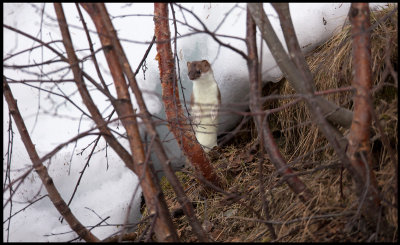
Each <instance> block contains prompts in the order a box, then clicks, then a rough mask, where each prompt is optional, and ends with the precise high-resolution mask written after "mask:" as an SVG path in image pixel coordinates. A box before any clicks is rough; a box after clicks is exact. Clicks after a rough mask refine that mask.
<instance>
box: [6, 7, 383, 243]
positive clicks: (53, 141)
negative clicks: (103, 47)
mask: <svg viewBox="0 0 400 245" xmlns="http://www.w3.org/2000/svg"><path fill="white" fill-rule="evenodd" d="M234 5H235V4H234V3H211V4H210V3H207V4H203V3H185V4H183V6H185V7H186V8H188V9H190V10H192V11H194V13H196V14H198V15H199V17H200V18H201V19H202V20H203V21H204V23H205V24H206V26H207V28H209V30H211V31H214V30H215V29H216V28H217V26H218V25H219V23H220V21H221V20H222V19H223V18H224V16H225V13H227V12H228V11H229V10H230V9H231V8H232V7H233V6H234ZM374 5H375V4H374ZM380 5H384V4H380ZM42 6H43V4H27V3H6V4H3V7H4V8H3V22H4V24H7V25H10V26H13V27H16V28H19V29H21V30H23V31H25V32H27V33H29V34H31V35H32V36H35V37H37V38H39V39H42V40H44V41H45V42H49V41H52V40H59V39H60V38H61V35H60V32H59V28H58V25H57V24H56V22H55V21H54V19H55V13H54V7H53V5H52V4H46V5H45V15H44V16H43V21H44V23H43V26H42V32H41V34H40V31H39V30H40V26H41V25H40V23H41V8H42ZM106 6H107V9H108V11H109V13H110V14H111V15H112V16H114V17H115V18H113V24H114V27H115V28H116V29H117V31H118V35H119V37H120V38H121V39H128V40H134V41H135V42H128V41H123V42H122V45H123V47H124V50H125V52H126V54H127V56H128V58H129V61H130V64H131V66H132V68H133V70H136V67H137V66H138V64H139V62H140V61H141V59H142V57H143V55H144V53H145V51H146V49H147V47H148V43H149V42H150V41H151V39H152V37H153V31H154V23H153V17H152V16H137V14H140V15H152V14H153V4H151V3H132V4H126V3H122V4H121V3H119V4H107V5H106ZM349 6H350V4H349V3H343V4H342V3H313V4H304V3H293V4H290V10H291V14H292V18H293V22H294V26H295V29H296V32H297V35H298V39H299V42H300V46H305V48H304V52H308V51H310V50H312V49H313V48H314V47H316V46H317V45H318V44H320V43H322V42H324V41H325V40H327V39H328V38H329V37H330V36H331V35H332V33H333V32H334V31H335V30H338V29H339V28H340V27H341V26H342V25H343V23H344V21H345V19H346V15H347V12H348V10H349ZM63 7H64V11H65V13H66V17H67V21H68V23H69V24H71V25H75V26H77V27H80V26H81V23H80V21H79V17H78V13H77V11H76V8H75V5H74V4H72V3H67V4H63ZM264 8H265V10H266V12H267V14H268V16H269V17H270V21H271V22H272V24H273V26H274V28H275V30H276V31H277V34H278V36H279V37H280V39H281V40H283V36H282V33H281V30H280V26H279V21H278V18H277V15H276V13H275V11H274V10H273V9H272V7H271V5H270V4H264ZM245 9H246V5H245V4H238V7H236V8H234V9H233V11H232V13H231V14H230V15H229V16H228V18H227V19H226V20H225V22H224V23H223V25H221V26H220V28H219V29H218V31H217V33H218V34H225V35H232V36H237V37H240V38H244V37H245V19H246V12H245ZM174 10H175V13H176V18H177V19H178V20H179V21H181V22H184V18H183V16H182V13H184V15H185V17H186V20H187V21H188V23H190V24H191V25H193V26H194V27H196V28H199V29H201V30H202V26H201V25H200V24H199V23H198V22H197V21H196V20H195V19H194V17H193V16H191V15H190V14H189V13H187V12H185V11H183V12H182V11H180V10H179V8H178V7H177V6H174ZM82 12H83V14H84V17H85V20H86V22H87V24H88V26H89V29H91V30H95V28H94V25H93V24H92V22H91V21H90V18H89V17H88V15H87V14H86V12H85V11H84V10H83V9H82ZM123 15H133V16H129V17H121V16H123ZM135 15H136V16H135ZM170 17H171V18H172V13H171V11H170ZM51 18H53V19H51ZM323 19H324V20H325V21H326V25H324V21H323ZM170 23H171V25H170V29H171V33H174V26H173V25H172V22H170ZM177 25H178V32H179V35H185V34H187V33H190V32H191V30H190V28H188V27H186V26H184V25H182V24H180V23H178V24H177ZM70 32H71V35H72V39H73V44H74V47H75V49H76V50H78V49H79V50H82V49H83V50H82V51H79V52H78V56H79V57H80V58H82V57H85V56H87V55H88V54H89V51H88V50H87V48H88V44H87V40H86V36H85V34H84V32H83V30H82V29H81V28H76V27H71V28H70ZM179 35H178V37H179ZM3 36H4V38H3V41H4V42H3V47H4V51H3V59H4V58H6V57H8V55H9V54H10V53H16V52H18V51H21V50H24V49H27V48H30V47H33V46H36V45H37V43H35V42H33V41H32V40H30V39H28V38H26V37H22V36H21V35H17V34H16V33H15V32H12V31H10V30H8V29H6V28H4V27H3ZM91 37H92V40H93V42H94V44H95V47H94V49H95V50H96V49H98V48H99V47H100V41H99V39H98V37H97V36H96V34H95V33H91ZM221 41H223V42H226V43H229V44H230V45H232V46H234V47H236V48H237V49H239V50H241V51H243V52H244V53H247V48H246V45H245V43H244V42H243V41H242V40H238V39H232V38H225V37H221ZM258 43H259V42H258ZM177 45H178V57H179V58H180V76H181V78H182V84H183V86H184V88H185V89H184V93H185V97H186V101H188V100H189V97H190V93H191V90H192V84H191V82H190V80H189V79H188V78H187V75H186V74H187V68H186V62H187V61H194V60H202V59H207V60H209V61H210V62H211V64H212V68H213V71H214V75H215V78H216V80H217V82H218V84H219V87H220V90H221V94H222V103H223V106H224V107H225V108H228V109H235V110H245V109H246V103H247V100H248V90H249V87H248V71H247V65H246V62H245V60H244V59H243V58H242V57H241V56H240V55H239V54H237V53H235V52H233V51H232V50H230V49H227V48H225V47H221V46H219V45H218V44H217V43H216V42H215V40H213V39H212V38H211V37H210V36H208V35H207V34H196V35H190V36H187V37H183V38H178V41H177ZM284 46H285V45H284ZM53 47H56V49H57V50H58V51H59V52H61V51H62V50H64V48H63V45H62V43H61V42H59V43H57V44H56V45H53ZM263 50H264V53H263V68H262V71H263V80H264V81H265V82H267V81H272V82H276V81H278V80H279V78H280V77H281V75H282V74H281V72H280V70H279V68H278V67H277V66H276V63H275V61H274V60H273V59H272V57H271V54H270V52H269V50H268V48H267V47H266V46H265V44H264V47H263ZM155 56H156V49H155V46H153V48H152V50H151V52H150V53H149V56H148V58H147V60H146V64H147V68H148V70H147V71H146V72H145V73H143V71H142V69H141V71H140V72H139V74H138V76H137V80H138V82H139V86H140V88H141V89H143V90H144V91H145V93H144V98H145V101H146V104H147V106H148V109H149V111H150V112H151V113H152V114H155V115H157V116H161V117H164V118H165V115H164V113H163V105H162V103H161V100H160V93H161V88H160V83H159V73H158V64H157V62H156V60H155ZM96 57H97V58H98V60H99V62H100V64H101V67H102V71H103V75H104V78H105V80H106V82H107V83H109V84H112V79H111V76H110V74H109V72H108V71H107V70H108V66H107V63H106V62H105V59H104V55H103V54H102V52H99V53H98V55H97V56H96ZM53 58H56V59H58V58H57V56H56V55H55V54H54V53H52V52H51V51H49V50H48V49H46V48H44V49H35V50H34V51H32V52H26V53H24V54H21V55H18V56H17V57H14V58H11V59H8V60H6V61H4V62H3V64H6V65H14V64H15V65H21V64H33V63H34V62H42V61H45V60H49V59H53ZM62 67H65V64H64V63H61V62H60V63H56V64H52V65H50V66H47V65H44V66H43V67H42V69H43V72H44V73H45V72H49V71H53V70H56V69H59V68H62ZM26 70H29V71H31V72H36V73H40V72H41V71H40V70H38V69H37V68H34V69H26ZM84 70H85V71H86V72H87V73H88V74H90V75H91V76H93V78H95V79H98V77H97V75H96V74H97V73H96V72H95V70H94V67H93V65H92V63H91V62H90V61H87V62H85V65H84ZM65 73H66V71H65V70H64V71H61V72H58V73H55V74H53V75H51V76H50V77H42V79H46V80H47V79H50V78H51V79H60V78H64V79H65V78H69V79H71V78H72V74H71V73H69V74H68V75H67V76H66V77H62V76H63V75H65ZM4 75H5V76H7V77H10V78H13V79H22V78H23V79H38V78H39V79H40V77H38V76H37V75H34V74H31V75H29V74H26V73H24V72H21V71H20V70H11V69H8V68H4ZM33 85H35V86H39V84H38V83H34V84H33ZM59 86H60V88H62V91H64V92H65V93H66V94H67V96H68V97H69V98H70V99H72V100H73V101H74V102H75V103H77V104H78V105H80V106H82V101H81V99H80V97H79V95H77V94H76V93H75V94H72V93H73V92H74V91H75V90H76V87H75V85H74V84H72V83H67V84H60V85H59ZM10 87H11V90H12V92H13V94H14V97H15V98H16V99H17V101H18V106H19V109H20V111H21V113H22V115H23V117H24V119H25V123H26V126H27V128H28V131H29V132H30V135H31V137H32V140H33V143H34V144H35V145H36V149H37V150H38V152H39V155H40V156H43V155H45V154H47V153H48V152H49V151H50V150H52V149H54V147H56V146H57V145H58V144H60V143H63V142H66V141H67V140H69V139H70V138H72V137H74V136H75V135H77V134H78V133H79V132H83V131H85V130H88V129H90V128H91V127H93V126H94V124H93V122H91V121H90V120H88V119H87V118H86V117H83V119H82V120H81V121H80V116H81V112H80V111H79V110H78V109H77V108H75V107H73V106H72V105H71V104H69V103H67V104H66V105H61V106H59V107H56V105H58V104H60V103H61V102H62V101H64V99H63V98H60V97H57V96H54V95H52V96H51V98H48V95H47V93H46V92H43V91H42V92H41V93H40V110H39V109H38V108H39V97H38V92H37V89H35V88H31V87H28V86H25V85H24V86H22V85H16V84H10ZM41 87H42V88H45V89H52V91H53V92H56V93H61V92H60V90H58V89H57V88H54V87H53V88H51V86H50V85H49V84H42V85H41ZM91 88H92V90H91V95H92V97H93V99H94V100H95V103H96V105H97V106H98V107H99V109H100V111H101V112H104V111H106V112H105V113H104V115H108V114H109V113H110V112H111V110H110V108H109V107H108V104H109V103H108V101H107V98H106V97H105V96H103V95H102V94H100V93H99V92H96V91H94V89H93V86H91ZM109 88H110V90H111V91H112V93H114V94H115V90H114V89H113V86H110V87H109ZM131 98H132V99H133V100H134V96H133V95H132V96H131ZM3 103H4V105H3V109H4V110H3V118H4V119H3V135H4V136H3V152H4V154H3V179H4V177H5V169H6V164H7V163H6V158H7V157H6V156H5V153H6V151H7V141H8V137H7V135H8V134H7V129H8V123H9V119H8V118H9V117H8V106H7V103H6V101H5V99H4V98H3ZM238 104H242V106H239V105H238ZM38 110H39V112H40V113H39V114H38V118H37V122H36V123H35V121H36V116H37V112H38ZM55 111H56V112H57V113H56V114H55V113H54V112H55ZM84 111H86V112H87V110H86V109H84ZM221 114H222V115H223V116H222V118H220V122H224V124H223V125H221V126H220V128H219V132H225V131H227V130H229V129H231V128H232V127H233V126H235V125H236V124H237V123H238V120H239V119H240V117H239V116H238V115H236V114H235V113H228V111H226V110H225V111H224V112H223V113H221ZM13 129H14V132H15V135H14V149H13V161H12V169H13V170H17V169H22V168H26V167H29V166H31V162H30V159H29V157H28V155H27V153H26V151H25V148H24V147H23V144H22V142H21V139H20V136H19V133H18V131H17V129H16V126H15V124H13ZM78 129H79V132H78ZM113 129H115V130H117V131H118V132H120V133H123V132H124V130H122V126H121V125H119V124H118V123H113ZM157 130H158V132H159V133H160V136H161V138H163V139H166V140H168V139H173V136H172V135H171V133H170V132H169V131H168V129H167V127H166V126H159V127H158V128H157ZM142 131H143V129H142ZM94 139H95V136H90V137H85V138H82V139H80V140H79V142H78V144H77V146H76V148H74V143H72V144H70V145H69V146H68V147H66V148H65V149H63V150H62V151H61V152H60V153H58V154H57V155H56V156H55V157H53V158H52V159H51V164H50V167H49V173H50V175H51V177H52V178H53V180H54V183H55V185H56V187H57V188H58V190H59V191H60V193H61V196H62V197H63V198H64V200H65V201H68V200H69V198H70V197H71V195H72V192H73V190H74V187H75V184H76V182H77V180H78V178H79V173H80V171H82V169H83V167H84V165H85V163H86V157H87V155H88V152H90V149H91V147H89V148H88V149H87V150H86V151H85V152H84V154H83V156H81V155H77V153H79V152H80V151H81V150H82V149H83V148H85V147H86V146H87V145H88V144H89V143H90V142H91V141H93V140H94ZM122 142H123V145H124V147H125V148H126V149H127V150H128V151H129V147H128V144H127V142H126V141H122ZM164 146H165V147H166V151H167V153H168V155H169V157H170V159H172V161H173V164H174V166H180V165H182V164H183V163H184V161H185V158H184V157H183V156H182V153H181V151H180V150H179V147H178V146H177V143H176V142H175V141H174V140H170V141H166V142H165V143H164ZM104 147H105V142H104V140H103V139H101V140H100V142H99V145H98V147H97V148H96V152H97V153H96V154H95V155H94V156H93V159H92V160H91V162H90V167H88V168H87V169H86V172H85V173H84V176H83V178H82V181H81V183H80V185H79V187H78V190H77V193H76V196H75V197H74V200H73V201H72V203H71V206H70V207H71V210H72V212H73V214H74V215H75V216H76V217H77V218H78V219H79V220H80V221H81V222H82V223H83V224H84V225H87V226H92V225H96V224H97V223H99V222H100V221H101V219H104V218H106V217H108V216H110V218H109V219H107V220H106V222H107V223H108V224H110V226H102V227H98V228H95V229H93V233H94V234H95V235H96V236H98V237H99V238H100V239H103V238H105V237H107V236H109V235H111V234H112V233H114V232H116V231H117V230H118V229H120V227H116V226H112V224H123V222H124V220H125V217H126V215H127V214H126V212H127V207H128V205H129V202H130V200H131V197H132V195H133V191H134V189H135V187H136V186H137V184H138V183H137V177H136V176H135V175H134V174H133V173H132V172H131V171H130V170H129V169H127V168H126V167H125V166H124V164H123V163H122V162H121V160H119V158H118V157H117V156H116V154H115V153H114V152H113V150H112V149H111V148H108V151H107V154H108V165H109V167H108V170H107V161H106V158H105V155H106V153H105V151H104V150H102V151H100V149H103V148H104ZM71 155H73V158H72V162H70V158H71ZM152 161H153V162H154V163H155V165H156V168H157V169H160V166H158V163H157V158H156V157H155V156H154V155H153V154H152ZM47 164H48V162H46V165H47ZM69 169H70V174H68V172H69ZM25 170H26V169H25ZM25 170H20V171H12V173H11V177H12V178H13V179H14V178H16V177H18V176H20V175H21V174H22V173H23V172H24V171H25ZM40 188H41V190H40V195H39V196H43V195H45V194H46V191H45V189H44V187H41V183H40V180H39V178H38V176H37V175H36V173H31V174H30V175H29V177H28V178H27V179H26V180H25V181H24V182H23V184H22V185H21V187H20V188H19V190H18V191H17V193H16V194H15V196H14V202H13V209H12V213H15V212H16V211H18V210H20V209H22V208H24V207H25V206H26V205H27V201H29V200H31V199H35V200H36V199H37V198H38V197H39V196H36V194H37V192H38V191H39V189H40ZM139 192H140V191H139ZM139 196H140V195H139V193H138V194H137V195H136V197H135V200H134V202H133V206H134V208H133V209H132V212H131V214H130V215H129V217H130V219H129V221H130V222H134V221H138V219H139V218H140V213H139V203H140V198H139ZM8 197H9V192H8V190H7V191H5V192H4V194H3V206H4V203H5V202H6V200H7V199H8ZM31 201H32V200H31ZM88 208H89V209H88ZM90 209H91V210H94V211H95V212H96V213H97V215H99V216H100V217H101V218H100V217H98V216H97V215H96V214H95V213H94V212H92V211H91V210H90ZM9 210H10V205H9V204H8V205H6V206H5V207H3V221H4V220H6V219H7V217H8V216H9ZM59 217H60V214H59V213H58V212H57V210H56V209H55V208H54V206H53V204H52V203H51V202H50V200H49V199H48V198H44V199H42V200H40V201H39V202H37V203H35V204H33V205H32V206H30V207H29V208H27V209H26V210H25V211H23V212H20V213H19V214H17V215H15V216H14V217H13V218H12V219H11V225H10V231H9V236H10V237H9V241H68V240H71V239H73V238H75V237H76V234H75V233H73V232H69V233H66V234H63V235H51V234H56V233H61V232H68V231H70V228H69V226H68V225H67V224H66V221H64V222H63V223H62V224H61V223H60V221H59ZM104 224H105V223H104ZM7 226H8V222H4V223H3V241H7ZM49 235H50V236H49Z"/></svg>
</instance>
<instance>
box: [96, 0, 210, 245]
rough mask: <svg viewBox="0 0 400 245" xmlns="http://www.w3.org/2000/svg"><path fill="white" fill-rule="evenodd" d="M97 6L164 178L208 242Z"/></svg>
mask: <svg viewBox="0 0 400 245" xmlns="http://www.w3.org/2000/svg"><path fill="white" fill-rule="evenodd" d="M97 6H98V8H99V11H100V14H101V17H102V20H103V24H104V25H105V28H106V29H104V30H105V31H107V35H108V37H109V38H110V39H111V42H112V45H113V49H114V51H115V52H116V53H117V54H118V59H119V63H120V66H121V67H122V70H123V72H124V73H125V75H126V77H127V78H128V80H129V84H130V87H131V89H132V91H133V93H134V94H135V97H136V100H137V103H138V105H139V108H140V112H141V116H142V119H143V122H144V125H145V126H146V130H147V133H148V134H149V136H150V137H151V138H152V139H153V141H152V144H151V147H152V150H154V151H155V153H156V155H157V157H158V159H159V161H160V163H161V166H162V167H163V170H164V173H165V176H166V177H167V179H168V181H169V182H170V184H171V186H172V188H173V189H174V191H175V193H176V195H177V197H178V198H177V199H178V201H179V203H180V204H181V206H182V209H183V211H184V212H185V214H186V216H187V218H188V220H189V224H190V225H191V226H192V228H193V232H194V233H195V234H196V235H197V237H198V239H199V241H201V242H205V241H208V237H207V235H206V233H205V232H204V230H203V228H202V227H201V224H200V222H199V221H198V219H197V217H196V215H195V212H194V210H193V207H192V205H191V202H190V200H189V199H188V198H187V196H186V194H185V191H184V189H183V187H182V185H181V184H180V182H179V180H178V178H177V177H176V175H175V174H174V171H173V170H172V168H171V166H170V161H169V159H168V157H167V154H166V152H165V150H164V147H163V145H162V142H161V140H160V137H159V135H158V133H157V131H156V129H155V126H154V123H153V121H152V119H151V114H150V113H149V111H148V110H147V107H146V104H145V102H144V99H143V95H142V92H141V91H140V89H139V86H138V84H137V82H136V78H135V76H136V73H133V70H132V69H131V66H130V65H129V62H128V59H127V57H126V55H125V52H124V50H123V49H122V46H121V43H120V42H119V39H118V37H117V35H116V32H115V30H114V27H113V25H112V22H111V20H110V17H109V15H108V13H107V10H106V8H105V6H104V4H98V5H97ZM153 41H155V37H154V38H153ZM150 48H151V45H150V47H149V48H148V50H147V51H146V54H145V56H144V58H143V59H142V61H141V63H142V62H143V61H144V59H145V57H146V56H147V54H148V52H149V51H150ZM139 67H140V65H139Z"/></svg>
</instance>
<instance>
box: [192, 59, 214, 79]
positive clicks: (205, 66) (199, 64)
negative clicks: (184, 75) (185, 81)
mask: <svg viewBox="0 0 400 245" xmlns="http://www.w3.org/2000/svg"><path fill="white" fill-rule="evenodd" d="M187 68H188V76H189V78H190V80H196V79H198V78H200V77H201V76H202V74H205V73H207V72H209V71H210V70H211V65H210V63H208V61H207V60H202V61H192V62H187Z"/></svg>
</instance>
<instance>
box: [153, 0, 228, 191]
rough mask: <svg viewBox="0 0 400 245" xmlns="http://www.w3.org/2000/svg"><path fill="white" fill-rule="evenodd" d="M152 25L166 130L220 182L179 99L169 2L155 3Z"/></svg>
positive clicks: (199, 167) (205, 172) (201, 169)
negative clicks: (166, 124)
mask: <svg viewBox="0 0 400 245" xmlns="http://www.w3.org/2000/svg"><path fill="white" fill-rule="evenodd" d="M154 24H155V36H156V40H157V52H158V54H157V60H158V66H159V69H160V78H161V86H162V99H163V102H164V107H165V113H166V115H167V119H168V122H169V124H168V126H169V129H170V130H171V132H172V133H173V134H174V136H175V139H176V140H177V142H178V144H179V145H180V147H181V149H182V150H183V152H184V154H185V155H186V156H187V158H188V159H189V161H190V162H191V163H192V164H193V166H194V167H195V168H196V170H197V171H199V172H200V173H201V175H202V176H204V177H205V178H206V179H207V180H208V181H210V182H212V183H213V184H215V185H220V181H219V179H218V177H217V175H216V174H215V172H214V170H213V167H212V166H211V164H210V161H209V160H208V158H207V156H206V153H205V152H204V150H203V148H202V147H201V146H200V144H199V143H198V142H197V140H196V137H195V135H194V133H193V131H192V130H191V127H190V125H189V124H188V123H187V120H186V117H185V116H184V113H183V110H182V105H181V103H180V100H179V90H178V80H177V76H176V73H175V62H174V57H173V55H172V51H171V43H170V41H166V40H171V39H170V30H169V22H168V5H167V4H166V3H155V4H154Z"/></svg>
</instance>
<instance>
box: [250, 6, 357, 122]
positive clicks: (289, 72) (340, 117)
mask: <svg viewBox="0 0 400 245" xmlns="http://www.w3.org/2000/svg"><path fill="white" fill-rule="evenodd" d="M248 6H249V9H250V11H251V14H252V16H253V18H254V20H255V22H256V23H257V26H258V27H259V28H260V30H262V33H261V34H262V35H263V38H264V40H265V41H266V43H267V44H268V47H269V48H270V50H271V53H272V56H273V57H274V58H275V60H276V62H277V63H278V65H279V67H280V68H281V70H282V72H283V74H284V75H285V77H288V78H290V79H288V81H289V83H290V85H291V86H292V87H293V88H294V89H295V90H296V92H297V93H300V94H302V93H306V92H307V90H308V89H310V86H311V88H312V91H313V90H314V85H313V84H310V85H308V84H307V83H306V82H305V81H304V79H302V78H304V77H303V76H302V74H301V73H299V72H296V71H297V69H293V68H294V64H293V63H292V62H289V59H290V58H289V56H287V55H285V56H279V57H278V56H276V55H275V54H276V52H277V51H278V50H277V48H278V45H280V46H282V44H281V43H280V41H279V39H278V38H276V39H275V38H274V39H272V38H266V37H267V36H268V35H269V33H271V31H273V28H272V26H271V24H270V23H269V21H264V20H265V18H267V16H266V15H265V12H264V11H263V8H262V3H249V4H248ZM278 13H279V12H278ZM263 16H265V17H263ZM261 26H264V27H263V28H261ZM293 30H294V29H293ZM283 33H284V34H285V31H284V32H283ZM286 35H291V34H289V33H287V34H285V37H286ZM264 36H265V37H264ZM275 36H276V35H275ZM291 44H293V43H288V45H287V46H288V49H289V48H290V46H292V45H291ZM289 52H290V51H289ZM290 57H293V56H292V55H291V56H290ZM299 64H301V62H300V60H299ZM301 67H303V68H304V67H305V66H303V65H302V66H301ZM304 75H307V73H306V74H304ZM308 76H309V75H308ZM317 100H318V104H319V105H320V107H321V110H322V111H323V114H324V115H327V119H328V120H329V121H331V122H334V123H337V124H339V125H341V126H342V127H345V128H349V127H350V125H351V120H352V117H353V113H352V112H351V111H350V110H348V109H345V108H342V107H340V106H338V105H336V104H335V103H333V102H330V101H328V100H326V99H325V98H322V97H318V98H317Z"/></svg>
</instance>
